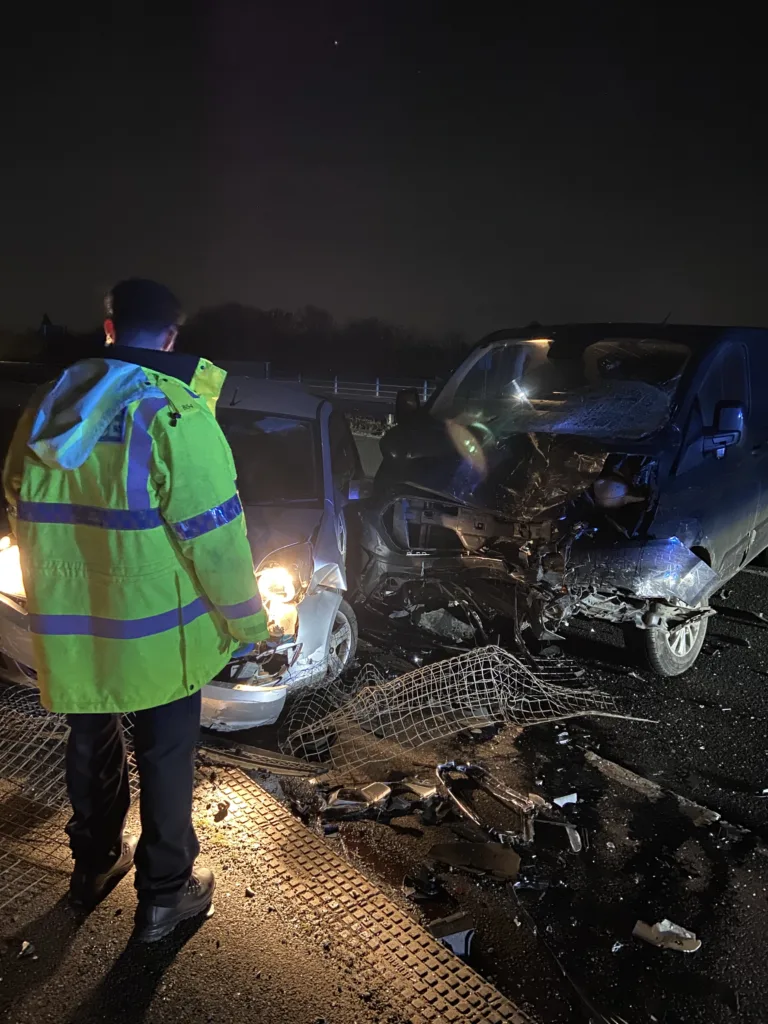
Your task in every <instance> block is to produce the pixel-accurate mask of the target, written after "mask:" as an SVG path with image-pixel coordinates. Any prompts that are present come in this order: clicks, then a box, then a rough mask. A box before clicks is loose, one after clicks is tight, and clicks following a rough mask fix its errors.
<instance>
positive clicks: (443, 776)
mask: <svg viewBox="0 0 768 1024" xmlns="http://www.w3.org/2000/svg"><path fill="white" fill-rule="evenodd" d="M437 777H438V779H439V780H440V782H441V783H442V784H443V786H444V787H445V790H446V792H447V793H448V796H449V797H450V798H451V800H453V802H454V804H455V805H456V806H457V807H458V809H459V810H460V811H461V813H462V814H463V815H464V816H465V817H467V818H469V819H470V821H473V822H474V823H475V824H476V825H479V826H480V828H482V829H484V830H485V831H486V832H487V833H488V834H489V835H490V836H492V837H493V838H494V839H498V840H499V841H500V842H501V843H509V842H512V840H513V839H514V840H517V841H519V842H523V843H531V842H533V819H534V817H535V816H536V813H537V811H538V806H537V804H536V803H534V801H533V800H531V799H530V797H527V796H523V795H522V794H520V793H516V792H515V791H514V790H513V789H510V788H509V786H505V785H504V784H503V783H502V782H500V781H499V780H498V779H496V778H495V777H494V776H493V775H491V773H490V772H489V771H487V770H486V769H485V768H481V767H480V766H479V765H475V764H465V763H463V762H461V761H448V762H446V764H441V765H438V767H437ZM457 777H458V779H459V780H461V781H462V782H466V781H469V782H471V783H472V784H473V786H474V787H475V788H477V789H481V790H482V791H483V792H485V793H487V794H488V795H489V796H491V797H493V799H494V800H496V801H497V802H498V803H500V804H501V805H502V806H503V807H506V808H507V809H508V810H510V811H513V812H514V814H515V817H516V823H515V828H514V829H511V830H500V829H496V828H494V827H492V826H490V825H486V824H485V822H483V821H482V820H481V819H480V817H479V816H478V814H477V813H476V812H475V811H474V810H473V809H472V807H470V806H469V803H468V801H467V800H466V798H465V796H464V793H463V792H462V794H461V796H459V793H458V792H457V789H458V787H457V786H456V784H455V783H456V780H457Z"/></svg>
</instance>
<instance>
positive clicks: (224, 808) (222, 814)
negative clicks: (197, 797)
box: [213, 800, 230, 821]
mask: <svg viewBox="0 0 768 1024" xmlns="http://www.w3.org/2000/svg"><path fill="white" fill-rule="evenodd" d="M229 806H230V804H229V800H220V801H219V804H218V808H219V809H218V811H216V813H215V814H214V816H213V820H214V821H224V819H225V818H226V816H227V815H228V814H229Z"/></svg>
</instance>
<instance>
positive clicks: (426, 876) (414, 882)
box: [405, 864, 448, 903]
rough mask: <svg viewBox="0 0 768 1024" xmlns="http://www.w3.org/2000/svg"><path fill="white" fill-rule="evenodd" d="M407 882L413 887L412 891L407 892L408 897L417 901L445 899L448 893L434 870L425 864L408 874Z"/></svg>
mask: <svg viewBox="0 0 768 1024" xmlns="http://www.w3.org/2000/svg"><path fill="white" fill-rule="evenodd" d="M405 884H406V885H408V886H410V887H411V891H410V892H407V893H406V895H407V897H408V899H410V900H413V901H414V902H415V903H421V902H423V901H424V900H438V899H443V897H445V896H447V895H448V893H447V892H446V890H445V887H444V886H443V885H442V883H441V882H440V881H439V879H438V878H437V876H436V875H435V873H434V871H432V870H431V869H430V868H428V867H427V866H426V865H424V864H422V865H421V867H419V868H417V869H416V870H415V871H412V872H411V873H410V875H407V876H406V878H405Z"/></svg>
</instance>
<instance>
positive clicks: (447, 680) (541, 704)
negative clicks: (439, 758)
mask: <svg viewBox="0 0 768 1024" xmlns="http://www.w3.org/2000/svg"><path fill="white" fill-rule="evenodd" d="M569 679H570V680H571V681H574V675H573V669H572V667H571V666H570V665H568V664H563V663H560V662H546V663H545V662H542V663H539V664H538V665H537V664H535V663H534V664H533V665H528V664H526V663H524V662H523V661H521V660H520V659H519V658H517V657H515V655H513V654H510V653H509V652H508V651H505V650H502V649H501V648H500V647H483V648H479V649H477V650H474V651H468V652H467V653H465V654H460V655H458V656H457V657H454V658H450V659H448V660H446V661H438V662H435V663H434V664H430V665H425V666H424V667H422V668H418V669H414V670H413V671H412V672H408V673H406V674H405V675H402V676H399V677H397V678H395V679H390V680H388V681H385V680H383V678H382V676H381V674H380V673H379V672H378V670H377V669H376V667H375V666H372V665H370V666H366V667H365V669H364V671H363V674H361V675H360V676H358V677H357V679H355V680H354V681H353V682H352V684H351V685H348V686H345V685H344V684H343V683H336V684H333V685H332V686H324V687H321V688H317V689H314V690H311V691H307V692H305V693H302V694H300V695H299V696H298V697H297V698H296V700H295V701H294V703H293V706H292V707H291V708H290V710H289V712H288V716H287V720H286V725H285V727H284V731H283V736H282V740H281V749H282V750H283V752H284V753H287V754H291V755H293V756H294V757H302V758H305V759H307V760H311V761H322V762H325V763H327V764H328V765H329V766H330V767H331V768H332V769H334V770H336V769H354V768H359V767H363V766H364V765H366V764H369V763H373V762H377V761H383V760H385V759H386V758H387V757H388V756H390V755H391V753H392V751H393V750H396V749H401V750H402V749H405V750H413V749H415V748H417V747H420V746H422V745H424V744H426V743H430V742H433V741H437V740H442V739H446V738H448V737H450V736H452V735H455V734H456V733H458V732H461V731H462V730H464V729H468V728H476V727H479V726H485V725H493V724H498V723H501V724H504V723H507V724H515V725H521V726H526V725H535V724H537V723H541V722H557V721H563V720H565V719H568V718H574V717H577V716H581V715H602V716H611V717H623V716H620V713H619V710H618V708H617V706H616V704H615V701H614V700H613V698H612V697H610V696H609V695H608V694H605V693H601V692H600V691H598V690H590V689H581V688H574V687H572V686H565V685H562V684H563V683H564V682H565V681H566V680H569Z"/></svg>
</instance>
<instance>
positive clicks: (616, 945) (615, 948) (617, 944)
mask: <svg viewBox="0 0 768 1024" xmlns="http://www.w3.org/2000/svg"><path fill="white" fill-rule="evenodd" d="M620 949H624V943H623V942H614V944H613V945H612V946H611V952H612V953H618V952H619V950H620Z"/></svg>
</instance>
